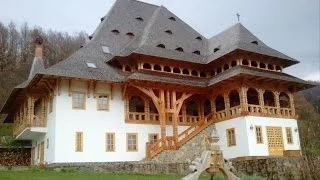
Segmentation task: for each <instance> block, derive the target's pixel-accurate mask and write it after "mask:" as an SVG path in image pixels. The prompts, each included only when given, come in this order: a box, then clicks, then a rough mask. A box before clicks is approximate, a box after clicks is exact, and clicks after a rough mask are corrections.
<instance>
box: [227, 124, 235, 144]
mask: <svg viewBox="0 0 320 180" xmlns="http://www.w3.org/2000/svg"><path fill="white" fill-rule="evenodd" d="M226 131H227V144H228V146H235V145H236V134H235V130H234V128H231V129H227V130H226Z"/></svg>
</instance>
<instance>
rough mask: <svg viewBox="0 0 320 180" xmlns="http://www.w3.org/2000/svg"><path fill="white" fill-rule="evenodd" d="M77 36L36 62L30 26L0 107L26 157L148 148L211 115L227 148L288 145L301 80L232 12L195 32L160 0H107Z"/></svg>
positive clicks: (91, 156)
mask: <svg viewBox="0 0 320 180" xmlns="http://www.w3.org/2000/svg"><path fill="white" fill-rule="evenodd" d="M89 39H90V40H89V41H88V42H87V43H86V44H85V45H84V46H83V47H82V48H80V49H79V50H78V51H77V52H76V53H74V54H73V55H71V56H70V57H69V58H67V59H65V60H63V61H61V62H59V63H57V64H55V65H53V66H51V67H48V68H46V69H45V67H44V62H43V57H42V39H41V38H40V37H39V38H37V40H36V50H35V58H34V61H33V65H32V69H31V71H30V75H29V78H28V79H27V80H26V81H25V82H23V83H22V84H20V85H18V86H17V87H15V88H14V89H13V91H12V92H11V94H10V96H9V97H8V99H7V101H6V103H5V105H4V106H3V108H2V109H1V114H7V117H6V119H5V121H4V122H5V123H13V135H14V136H15V138H16V139H18V140H31V141H32V162H33V163H34V164H51V163H67V162H118V161H139V160H143V159H145V158H147V159H152V158H154V157H155V156H157V155H158V154H160V153H161V152H163V151H164V150H170V151H176V150H178V149H179V148H180V147H182V146H183V145H184V144H185V143H187V142H188V141H190V140H191V139H192V138H194V137H195V136H196V135H197V134H199V133H200V132H201V131H203V130H204V129H206V128H207V127H208V126H210V125H213V124H214V125H215V127H216V129H217V131H218V133H219V135H220V141H219V143H220V145H221V148H222V150H223V152H224V156H225V157H227V158H235V157H247V156H274V155H278V156H282V155H284V154H286V153H288V152H291V153H292V154H296V155H299V154H300V142H299V134H298V126H297V120H296V119H297V116H296V114H295V108H294V99H293V95H292V94H293V93H294V92H296V91H300V90H302V89H306V88H309V87H312V86H313V85H311V84H309V83H308V82H306V81H304V80H301V79H298V78H296V77H293V76H291V75H288V74H285V73H283V72H282V71H283V69H284V68H286V67H289V66H291V65H294V64H297V63H298V61H297V60H295V59H293V58H291V57H289V56H287V55H284V54H282V53H280V52H279V51H276V50H274V49H272V48H270V47H269V46H267V45H266V44H264V43H263V42H262V41H261V40H259V39H258V38H257V37H256V36H254V35H253V34H252V33H251V32H250V31H248V30H247V29H246V28H245V27H244V26H243V25H242V24H240V23H238V24H235V25H234V26H232V27H230V28H229V29H227V30H225V31H223V32H221V33H219V34H217V35H216V36H214V37H212V38H210V39H207V38H205V37H204V36H202V35H201V34H199V33H198V32H196V31H195V30H194V29H193V28H191V27H190V26H188V25H187V24H186V23H185V22H183V21H182V20H181V19H179V18H178V17H177V16H175V15H174V14H173V13H171V12H170V11H168V10H167V9H166V8H165V7H163V6H156V5H151V4H147V3H143V2H139V1H135V0H117V1H116V2H115V4H114V5H113V7H112V8H111V9H110V11H109V12H108V14H107V15H106V16H104V17H103V18H101V23H100V25H99V26H98V27H97V29H96V30H95V32H94V33H93V34H92V36H90V37H89ZM44 57H45V55H44ZM190 151H192V150H190Z"/></svg>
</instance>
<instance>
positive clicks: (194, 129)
mask: <svg viewBox="0 0 320 180" xmlns="http://www.w3.org/2000/svg"><path fill="white" fill-rule="evenodd" d="M213 118H214V116H213V113H210V114H208V115H207V116H206V117H205V119H204V120H203V121H198V122H196V123H194V124H193V125H192V126H190V127H189V128H187V129H186V130H184V131H183V132H182V133H180V134H179V135H178V137H177V139H176V138H175V137H173V136H166V137H164V138H160V139H159V140H157V141H156V142H154V143H153V144H150V143H147V145H146V157H147V159H151V158H153V157H154V156H156V155H157V154H159V153H160V152H162V151H163V150H175V149H178V148H180V147H181V146H182V145H183V144H185V143H186V142H188V141H189V140H190V139H191V138H193V137H194V136H196V135H197V134H198V133H199V132H201V131H202V130H204V129H205V128H207V127H208V126H209V125H210V124H212V123H213V122H214V119H213Z"/></svg>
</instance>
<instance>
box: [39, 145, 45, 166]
mask: <svg viewBox="0 0 320 180" xmlns="http://www.w3.org/2000/svg"><path fill="white" fill-rule="evenodd" d="M40 164H44V141H42V142H41V144H40Z"/></svg>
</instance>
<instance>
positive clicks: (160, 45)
mask: <svg viewBox="0 0 320 180" xmlns="http://www.w3.org/2000/svg"><path fill="white" fill-rule="evenodd" d="M157 47H159V48H166V46H165V45H164V44H158V45H157Z"/></svg>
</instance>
